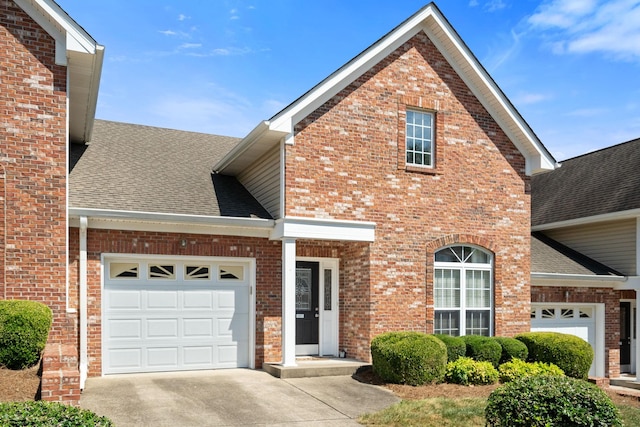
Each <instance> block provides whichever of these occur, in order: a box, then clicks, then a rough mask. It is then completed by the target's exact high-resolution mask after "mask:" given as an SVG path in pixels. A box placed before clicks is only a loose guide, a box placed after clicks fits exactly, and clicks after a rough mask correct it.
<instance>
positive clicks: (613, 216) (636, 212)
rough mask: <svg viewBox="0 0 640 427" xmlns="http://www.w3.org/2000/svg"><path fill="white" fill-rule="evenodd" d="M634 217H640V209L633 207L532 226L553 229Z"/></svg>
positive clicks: (532, 228)
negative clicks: (626, 209)
mask: <svg viewBox="0 0 640 427" xmlns="http://www.w3.org/2000/svg"><path fill="white" fill-rule="evenodd" d="M633 218H640V209H631V210H628V211H620V212H612V213H608V214H602V215H594V216H586V217H582V218H575V219H569V220H566V221H557V222H551V223H548V224H540V225H535V226H532V227H531V231H545V230H553V229H556V228H564V227H573V226H577V225H585V224H594V223H597V222H605V221H617V220H624V219H633Z"/></svg>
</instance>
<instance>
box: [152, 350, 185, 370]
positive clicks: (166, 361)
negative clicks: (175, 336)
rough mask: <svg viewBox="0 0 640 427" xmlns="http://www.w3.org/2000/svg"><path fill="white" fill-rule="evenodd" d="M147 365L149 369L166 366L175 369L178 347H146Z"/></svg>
mask: <svg viewBox="0 0 640 427" xmlns="http://www.w3.org/2000/svg"><path fill="white" fill-rule="evenodd" d="M146 353H147V366H149V367H150V368H151V369H154V368H166V369H171V370H175V369H177V368H178V353H179V349H178V347H177V346H175V347H153V348H147V352H146Z"/></svg>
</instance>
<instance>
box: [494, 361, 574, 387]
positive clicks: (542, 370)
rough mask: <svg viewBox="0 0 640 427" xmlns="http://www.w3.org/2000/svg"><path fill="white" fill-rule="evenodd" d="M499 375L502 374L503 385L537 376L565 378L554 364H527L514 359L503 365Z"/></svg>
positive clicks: (499, 368) (499, 369)
mask: <svg viewBox="0 0 640 427" xmlns="http://www.w3.org/2000/svg"><path fill="white" fill-rule="evenodd" d="M498 373H499V374H500V381H501V382H503V383H508V382H510V381H515V380H519V379H521V378H524V377H531V376H535V375H546V376H555V377H562V376H564V372H562V369H560V368H558V367H557V366H556V365H554V364H553V363H542V362H525V361H524V360H521V359H512V360H510V361H509V362H506V363H503V364H502V365H500V367H498Z"/></svg>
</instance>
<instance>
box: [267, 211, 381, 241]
mask: <svg viewBox="0 0 640 427" xmlns="http://www.w3.org/2000/svg"><path fill="white" fill-rule="evenodd" d="M375 228H376V223H375V222H369V221H342V220H336V219H318V218H299V217H286V218H281V219H278V220H276V223H275V227H274V228H273V232H272V234H271V239H272V240H278V239H314V240H339V241H350V242H374V241H375Z"/></svg>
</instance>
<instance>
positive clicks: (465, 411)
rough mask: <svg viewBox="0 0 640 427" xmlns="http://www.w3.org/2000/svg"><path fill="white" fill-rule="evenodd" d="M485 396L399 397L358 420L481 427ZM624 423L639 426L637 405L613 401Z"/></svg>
mask: <svg viewBox="0 0 640 427" xmlns="http://www.w3.org/2000/svg"><path fill="white" fill-rule="evenodd" d="M486 405H487V399H486V398H479V397H476V398H461V399H456V398H444V397H436V398H430V399H420V400H403V401H401V402H400V403H397V404H395V405H393V406H391V407H389V408H387V409H385V410H383V411H380V412H377V413H375V414H367V415H363V416H362V417H360V419H359V420H358V421H359V422H360V423H361V424H364V425H375V426H438V427H453V426H470V427H475V426H478V427H481V426H482V427H483V426H484V425H485V420H484V408H485V406H486ZM616 406H617V407H618V409H620V414H621V416H622V420H623V422H624V425H625V426H640V408H637V407H634V406H631V405H627V404H621V403H616Z"/></svg>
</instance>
